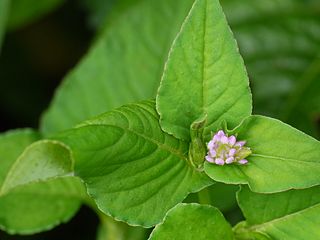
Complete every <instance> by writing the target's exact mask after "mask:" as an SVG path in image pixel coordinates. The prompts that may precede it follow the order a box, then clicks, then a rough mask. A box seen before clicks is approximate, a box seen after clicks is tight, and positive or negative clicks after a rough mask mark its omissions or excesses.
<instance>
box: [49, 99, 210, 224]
mask: <svg viewBox="0 0 320 240" xmlns="http://www.w3.org/2000/svg"><path fill="white" fill-rule="evenodd" d="M55 138H56V139H58V140H61V141H63V142H65V143H66V144H67V145H69V146H70V147H71V149H72V151H73V154H74V157H75V172H76V175H78V176H79V177H81V178H82V179H83V180H84V182H85V183H86V186H87V189H88V193H89V195H90V196H91V197H92V198H93V199H94V200H95V201H96V203H97V205H98V207H99V209H100V210H102V211H103V212H104V213H106V214H108V215H110V216H113V217H114V218H115V219H116V220H121V221H125V222H127V223H129V224H131V225H141V226H144V227H151V226H153V225H155V224H157V223H159V222H160V221H161V220H162V218H163V217H164V215H165V213H166V212H167V211H168V210H169V209H170V208H172V207H173V206H175V205H176V204H177V203H179V202H181V201H182V200H183V199H184V198H185V197H186V196H187V194H188V193H190V192H195V191H199V190H200V189H201V188H203V187H205V186H208V185H210V184H212V183H213V182H212V180H210V179H209V178H208V177H207V176H206V175H205V174H203V173H201V172H198V171H196V170H195V169H194V168H193V167H192V166H191V165H190V162H189V161H188V159H187V153H188V143H186V142H184V141H181V140H178V139H176V138H174V137H172V136H171V135H168V134H166V133H164V132H163V131H162V130H161V128H160V126H159V118H158V115H157V113H156V111H155V104H154V102H142V103H138V104H131V105H128V106H123V107H121V108H119V109H117V110H114V111H111V112H109V113H106V114H103V115H101V116H100V117H97V118H96V119H93V120H91V121H87V122H85V123H84V124H82V125H80V126H79V127H77V128H75V129H71V130H69V131H66V132H64V133H62V134H60V135H58V136H56V137H55ZM150 213H152V214H150Z"/></svg>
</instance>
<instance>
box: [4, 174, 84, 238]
mask: <svg viewBox="0 0 320 240" xmlns="http://www.w3.org/2000/svg"><path fill="white" fill-rule="evenodd" d="M80 193H85V189H84V186H83V184H82V183H81V182H80V181H79V179H77V178H74V177H65V178H56V179H51V180H47V181H44V182H33V183H30V184H27V185H23V186H19V187H16V188H14V189H13V190H12V191H10V192H9V193H8V194H5V195H3V196H1V197H0V228H1V229H3V230H5V231H7V232H9V233H11V234H33V233H36V232H40V231H46V230H49V229H51V228H53V227H55V226H57V225H59V224H60V223H63V222H67V221H68V220H69V219H70V218H71V217H72V216H73V215H74V214H75V213H76V212H77V211H78V209H79V207H80V205H81V196H80ZM82 197H83V198H84V197H85V195H83V196H82Z"/></svg>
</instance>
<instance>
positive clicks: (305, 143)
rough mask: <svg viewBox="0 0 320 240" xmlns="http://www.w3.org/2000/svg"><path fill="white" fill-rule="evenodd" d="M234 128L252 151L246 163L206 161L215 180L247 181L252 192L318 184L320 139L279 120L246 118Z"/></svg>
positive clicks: (209, 173)
mask: <svg viewBox="0 0 320 240" xmlns="http://www.w3.org/2000/svg"><path fill="white" fill-rule="evenodd" d="M234 132H235V133H236V134H237V135H238V139H240V140H245V141H247V144H246V145H247V146H248V147H250V148H251V150H252V154H251V155H250V156H249V157H248V158H247V159H248V161H249V163H248V164H247V165H242V166H240V165H226V166H218V165H214V164H210V163H205V172H206V173H207V174H208V175H209V176H210V177H211V178H212V179H214V180H216V181H221V182H225V183H232V184H249V186H250V188H251V189H252V190H253V191H255V192H264V193H268V192H279V191H284V190H288V189H291V188H307V187H312V186H315V185H319V184H320V177H319V176H320V175H319V174H320V168H319V164H320V157H319V156H320V143H319V141H317V140H315V139H313V138H312V137H310V136H308V135H306V134H304V133H302V132H300V131H298V130H296V129H294V128H293V127H291V126H289V125H286V124H284V123H282V122H280V121H279V120H275V119H271V118H268V117H263V116H251V117H249V118H247V119H246V120H245V121H244V122H243V123H242V124H241V125H240V127H239V128H237V129H235V130H234Z"/></svg>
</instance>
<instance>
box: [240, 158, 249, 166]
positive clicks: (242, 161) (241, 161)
mask: <svg viewBox="0 0 320 240" xmlns="http://www.w3.org/2000/svg"><path fill="white" fill-rule="evenodd" d="M238 163H239V164H242V165H243V164H247V163H248V160H247V159H241V160H240V161H239V162H238Z"/></svg>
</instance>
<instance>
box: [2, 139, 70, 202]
mask: <svg viewBox="0 0 320 240" xmlns="http://www.w3.org/2000/svg"><path fill="white" fill-rule="evenodd" d="M72 171H73V162H72V158H71V154H70V151H69V150H68V149H67V148H66V147H65V146H64V145H63V144H62V143H59V142H57V141H48V140H42V141H38V142H36V143H33V144H32V145H30V146H29V147H27V149H26V150H25V151H24V152H23V153H22V155H20V157H19V158H18V159H17V160H16V161H15V163H14V164H13V165H12V167H11V168H10V171H8V172H7V175H6V178H5V180H4V182H3V184H2V186H1V188H0V196H1V195H2V194H4V193H5V192H7V191H8V190H10V189H12V188H14V187H16V186H18V185H24V184H28V183H30V182H35V181H44V180H47V179H49V178H55V177H58V176H63V175H67V174H70V173H72Z"/></svg>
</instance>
